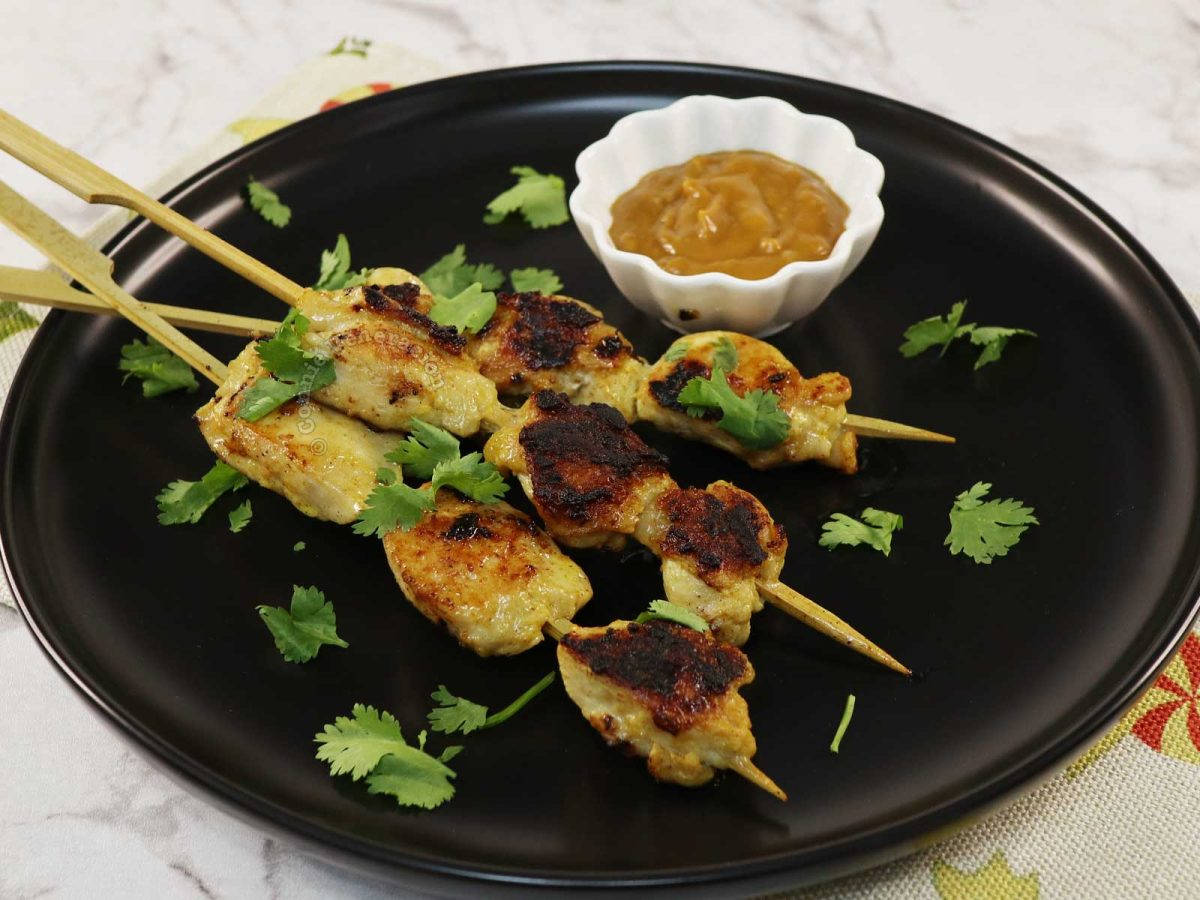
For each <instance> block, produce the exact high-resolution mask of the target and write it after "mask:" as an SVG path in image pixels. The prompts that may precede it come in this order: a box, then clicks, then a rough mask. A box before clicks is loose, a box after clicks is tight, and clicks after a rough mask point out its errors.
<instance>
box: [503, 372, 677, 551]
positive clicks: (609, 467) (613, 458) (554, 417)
mask: <svg viewBox="0 0 1200 900" xmlns="http://www.w3.org/2000/svg"><path fill="white" fill-rule="evenodd" d="M483 455H484V457H486V458H487V460H488V461H489V462H491V463H492V464H494V465H495V466H497V467H498V468H500V469H501V470H503V471H507V472H512V473H513V474H515V475H516V476H517V478H518V480H519V481H520V482H521V487H522V488H523V489H524V491H525V493H526V494H527V495H528V496H529V498H530V499H531V500H532V501H533V505H534V506H535V507H536V508H537V511H538V514H539V515H540V516H541V517H542V521H543V522H544V523H545V525H546V529H547V530H548V531H549V532H550V533H551V534H552V535H553V536H554V538H555V539H556V540H558V541H560V542H561V543H563V544H565V545H566V546H568V547H605V548H608V549H619V548H621V547H622V546H624V545H625V543H626V541H627V539H628V536H629V535H631V534H633V533H634V531H635V530H636V528H637V523H638V519H639V518H640V517H641V514H642V510H643V509H645V508H646V506H647V504H649V503H650V502H651V501H652V500H653V499H654V497H656V496H658V494H660V493H662V492H663V491H665V490H667V489H668V488H670V487H671V486H672V485H673V484H674V482H673V481H672V480H671V476H670V475H668V474H667V458H666V457H665V456H663V455H662V454H661V453H659V452H658V451H657V450H653V449H651V448H650V447H649V446H647V445H646V443H645V442H644V441H643V440H642V439H641V438H640V437H638V436H637V434H635V433H634V431H633V429H631V428H630V427H629V424H628V423H627V422H626V421H625V419H624V417H623V416H622V415H621V414H620V413H619V412H617V411H616V410H615V409H613V408H612V407H611V406H605V405H603V404H600V403H590V404H587V405H585V406H576V405H574V404H572V403H571V402H570V401H569V400H568V399H567V397H566V395H565V394H560V393H556V392H554V391H538V392H537V393H536V394H534V395H533V396H532V397H530V398H529V399H528V400H527V401H526V402H525V405H524V406H522V407H521V409H520V410H519V411H518V414H517V419H516V421H515V422H514V423H513V424H512V425H509V426H508V427H506V428H503V429H501V430H500V431H498V432H496V433H495V434H494V435H492V437H491V438H490V439H489V440H488V442H487V444H486V445H484V448H483Z"/></svg>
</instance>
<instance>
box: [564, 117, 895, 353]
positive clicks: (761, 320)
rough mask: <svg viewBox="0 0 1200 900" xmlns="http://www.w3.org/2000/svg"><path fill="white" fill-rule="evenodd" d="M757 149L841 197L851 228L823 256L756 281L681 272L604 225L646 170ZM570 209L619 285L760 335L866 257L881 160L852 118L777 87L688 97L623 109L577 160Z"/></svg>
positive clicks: (700, 321) (795, 316) (797, 313)
mask: <svg viewBox="0 0 1200 900" xmlns="http://www.w3.org/2000/svg"><path fill="white" fill-rule="evenodd" d="M723 150H762V151H766V152H768V153H774V154H775V155H776V156H780V157H782V158H783V159H786V160H790V161H792V162H795V163H799V164H800V165H802V166H804V167H805V168H808V169H811V170H812V171H813V172H816V173H817V174H818V175H820V176H821V177H822V178H824V179H825V181H826V182H827V183H828V184H829V186H830V187H832V188H833V190H834V191H836V192H837V194H838V195H839V196H840V197H841V198H842V199H843V200H844V201H845V202H846V205H847V206H848V207H849V210H850V211H849V214H848V216H847V217H846V229H845V231H844V232H843V233H842V234H841V236H840V237H838V239H837V241H836V243H835V244H834V245H833V249H832V251H831V252H830V254H829V256H828V257H827V258H825V259H820V260H812V261H798V262H793V263H788V264H787V265H786V266H784V267H783V268H781V269H780V270H779V271H778V272H776V273H775V274H773V275H771V276H769V277H767V278H761V279H756V280H751V279H746V278H736V277H734V276H732V275H726V274H725V273H723V272H705V273H702V274H699V275H676V274H673V273H671V272H667V271H666V270H664V269H662V268H661V267H660V266H659V265H658V264H657V263H656V262H654V260H652V259H651V258H650V257H648V256H643V255H642V254H640V253H631V252H629V251H627V250H620V249H618V248H617V246H616V245H615V244H614V243H613V241H612V238H611V237H610V236H609V233H608V232H609V228H610V227H611V226H612V205H613V201H615V200H616V199H617V197H619V196H620V195H621V194H623V193H624V192H625V191H627V190H629V189H630V188H631V187H633V186H634V185H635V184H637V182H638V181H639V180H640V179H641V178H642V176H644V175H646V174H648V173H649V172H652V171H653V170H655V169H660V168H662V167H664V166H671V165H678V164H680V163H683V162H686V161H687V160H689V159H691V158H692V157H693V156H697V155H699V154H702V153H716V152H719V151H723ZM575 171H576V174H578V176H579V186H578V187H577V188H575V190H574V191H573V192H572V193H571V198H570V208H571V215H572V217H573V218H574V220H575V224H576V226H578V228H579V231H580V232H581V233H582V234H583V239H584V240H585V241H587V244H588V246H589V247H591V249H592V252H593V253H595V254H596V256H597V257H598V258H599V259H600V261H601V262H602V263H603V264H604V268H605V269H607V270H608V274H609V276H610V277H611V278H612V280H613V281H614V282H615V283H616V285H617V287H618V288H619V289H620V291H621V293H622V294H624V295H625V297H626V298H627V299H628V300H629V302H631V303H632V304H633V305H634V306H636V307H637V308H638V309H640V310H642V311H643V312H645V313H648V314H649V315H652V316H656V317H658V318H660V319H661V320H662V321H663V323H664V324H666V325H667V326H668V327H670V328H673V329H675V330H676V331H685V332H688V331H707V330H709V329H714V328H722V329H728V330H732V331H740V332H742V333H744V334H752V335H756V336H759V337H763V336H766V335H769V334H774V333H775V332H777V331H781V330H782V329H784V328H786V327H788V326H789V325H791V324H792V323H793V322H796V321H799V320H800V319H803V318H804V317H805V316H808V315H809V314H811V313H812V312H813V310H815V309H816V308H817V307H818V306H820V305H821V303H822V302H824V300H825V298H827V297H828V296H829V294H830V292H831V291H832V290H833V289H834V288H835V287H837V286H838V284H840V283H841V282H842V281H843V279H845V278H846V276H847V275H849V274H850V273H851V272H852V271H854V267H855V266H857V265H858V264H859V262H861V261H862V258H863V256H864V255H865V254H866V252H867V250H868V249H869V248H870V246H871V243H872V242H873V241H874V240H875V236H876V235H877V234H878V233H879V227H880V225H882V224H883V204H882V203H880V201H879V189H880V188H881V187H882V186H883V164H882V163H881V162H880V161H879V160H878V159H876V158H875V157H874V156H872V155H871V154H870V153H867V152H866V151H865V150H861V149H860V148H859V147H858V146H857V145H856V144H855V142H854V135H853V134H852V133H851V132H850V129H849V128H847V127H846V126H845V125H843V124H842V123H841V122H839V121H837V120H836V119H831V118H829V117H828V116H815V115H809V114H807V113H802V112H800V110H798V109H796V108H795V107H794V106H792V105H791V104H790V103H785V102H784V101H783V100H779V99H777V98H775V97H750V98H747V99H744V100H732V99H730V98H728V97H713V96H707V95H705V96H692V97H684V98H683V99H681V100H677V101H675V102H674V103H672V104H671V105H670V106H666V107H663V108H662V109H652V110H645V111H643V112H636V113H632V114H631V115H628V116H625V117H624V118H623V119H621V120H619V121H618V122H617V123H616V124H615V125H613V127H612V130H611V131H609V133H608V134H607V135H606V136H605V137H604V138H602V139H600V140H599V141H596V142H595V143H594V144H591V145H590V146H588V147H587V148H585V149H584V151H583V152H582V153H580V154H579V156H578V158H577V159H576V160H575Z"/></svg>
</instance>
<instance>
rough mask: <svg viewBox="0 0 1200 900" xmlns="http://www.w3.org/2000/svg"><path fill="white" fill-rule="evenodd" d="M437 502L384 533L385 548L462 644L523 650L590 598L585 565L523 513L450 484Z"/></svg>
mask: <svg viewBox="0 0 1200 900" xmlns="http://www.w3.org/2000/svg"><path fill="white" fill-rule="evenodd" d="M436 500H437V506H436V507H435V508H434V509H433V510H430V511H428V512H426V513H425V515H424V516H423V517H422V519H421V521H420V522H418V523H417V524H416V525H415V526H413V528H411V529H410V530H408V531H404V530H401V529H397V530H395V531H392V532H389V533H388V534H386V535H384V538H383V549H384V553H385V554H386V555H387V560H388V564H389V565H390V566H391V567H392V572H393V574H394V575H395V576H396V581H397V582H398V583H399V585H400V589H401V590H402V591H404V595H405V596H406V597H408V599H409V600H410V601H411V602H412V604H413V606H415V607H416V608H417V609H418V610H420V611H421V613H422V614H423V615H424V616H425V617H426V618H427V619H429V620H430V621H432V622H434V623H435V624H436V623H439V622H444V623H445V625H446V627H447V628H448V629H449V631H450V633H451V634H453V635H454V637H455V638H457V639H458V641H459V643H461V644H462V645H463V646H464V647H467V648H468V649H470V650H473V651H475V652H476V653H478V654H479V655H480V656H493V655H511V654H514V653H521V652H522V651H524V650H528V649H529V648H530V647H533V646H534V645H536V644H538V643H540V642H541V641H542V640H543V635H542V627H543V626H544V625H545V624H546V623H547V622H549V621H551V620H553V619H560V618H562V619H570V618H571V617H572V616H574V615H575V613H576V612H577V611H578V610H579V609H580V608H581V607H582V606H583V605H584V604H585V603H587V602H588V600H589V599H591V596H592V586H591V584H590V583H589V582H588V579H587V576H586V575H584V573H583V570H582V569H580V568H579V566H577V565H576V564H575V563H574V562H573V561H572V560H570V559H569V558H567V557H566V556H565V555H564V554H563V552H562V551H561V550H559V549H558V547H557V546H556V545H555V543H554V542H553V541H552V540H551V539H550V538H549V536H548V535H547V534H546V533H545V532H544V531H542V530H541V529H540V528H538V527H537V525H535V524H534V522H533V521H532V520H531V519H530V518H529V517H528V516H527V515H525V514H524V513H522V512H519V511H518V510H516V509H514V508H513V507H511V506H509V505H508V504H507V503H504V502H503V501H499V502H496V503H486V504H485V503H476V502H475V501H473V500H468V499H465V498H463V497H462V496H461V495H459V494H458V493H457V492H456V491H453V490H450V489H449V488H443V489H442V490H440V491H438V493H437V498H436Z"/></svg>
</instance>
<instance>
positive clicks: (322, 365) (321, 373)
mask: <svg viewBox="0 0 1200 900" xmlns="http://www.w3.org/2000/svg"><path fill="white" fill-rule="evenodd" d="M307 331H308V319H306V318H305V317H304V316H302V315H301V314H300V313H299V312H298V311H297V310H295V309H293V310H291V311H290V312H289V313H288V314H287V316H286V317H285V318H284V320H283V321H282V322H281V323H280V324H279V328H278V329H277V330H276V331H275V334H274V336H273V337H271V338H268V339H267V340H264V341H259V342H258V344H257V345H256V346H255V350H256V352H257V353H258V358H259V359H260V360H261V361H262V364H263V368H265V369H266V370H267V371H268V372H269V373H270V376H269V377H266V378H259V379H258V380H257V381H255V382H254V384H252V385H250V387H249V388H247V389H246V391H245V392H244V393H243V394H242V397H241V400H240V401H239V403H238V411H237V415H238V418H239V419H244V420H246V421H247V422H257V421H258V420H259V419H261V418H262V417H263V416H265V415H266V414H267V413H269V412H272V411H273V410H276V409H278V408H279V407H280V406H282V405H283V404H284V403H286V402H287V401H289V400H291V399H292V398H294V397H298V396H300V395H301V394H310V393H312V392H313V391H319V390H320V389H321V388H323V387H326V386H327V385H330V384H332V383H333V381H334V379H335V378H336V377H337V375H336V372H335V370H334V367H333V360H332V359H330V358H329V357H327V356H322V355H321V354H319V353H311V352H309V351H307V350H302V349H301V348H300V339H301V338H302V337H303V336H304V334H305V332H307Z"/></svg>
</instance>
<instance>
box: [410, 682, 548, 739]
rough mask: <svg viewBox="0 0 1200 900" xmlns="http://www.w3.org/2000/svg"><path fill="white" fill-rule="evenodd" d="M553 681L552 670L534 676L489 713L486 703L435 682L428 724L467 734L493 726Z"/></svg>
mask: <svg viewBox="0 0 1200 900" xmlns="http://www.w3.org/2000/svg"><path fill="white" fill-rule="evenodd" d="M553 682H554V673H553V672H550V673H548V674H547V675H545V676H543V677H542V678H540V679H538V681H537V683H536V684H535V685H533V687H531V688H529V689H528V690H526V691H525V692H524V693H522V694H521V696H519V697H517V699H516V700H514V701H513V702H512V703H510V704H508V706H506V707H504V708H503V709H501V710H498V711H497V712H495V713H493V714H492V715H490V716H489V715H488V708H487V707H486V706H484V705H482V704H480V703H475V702H473V701H471V700H467V699H466V698H464V697H456V696H455V695H454V694H452V693H450V692H449V691H448V690H446V686H445V685H444V684H439V685H438V688H437V690H436V691H434V692H433V693H432V694H431V695H430V696H431V697H433V699H434V700H436V701H437V702H438V706H437V707H436V708H435V709H431V710H430V711H429V716H428V718H429V727H430V728H432V729H433V730H434V731H440V732H442V733H443V734H454V733H455V732H456V731H457V732H462V733H463V734H470V733H471V732H472V731H480V730H482V729H484V728H494V727H495V726H497V725H500V724H501V723H503V722H507V721H508V720H509V719H511V718H512V717H513V716H515V715H516V714H517V713H518V712H520V711H521V710H522V709H524V708H525V706H526V704H528V703H529V701H531V700H532V699H533V698H534V697H536V696H537V695H538V694H540V693H541V692H542V691H544V690H545V689H546V688H548V687H550V685H551V684H553Z"/></svg>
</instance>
